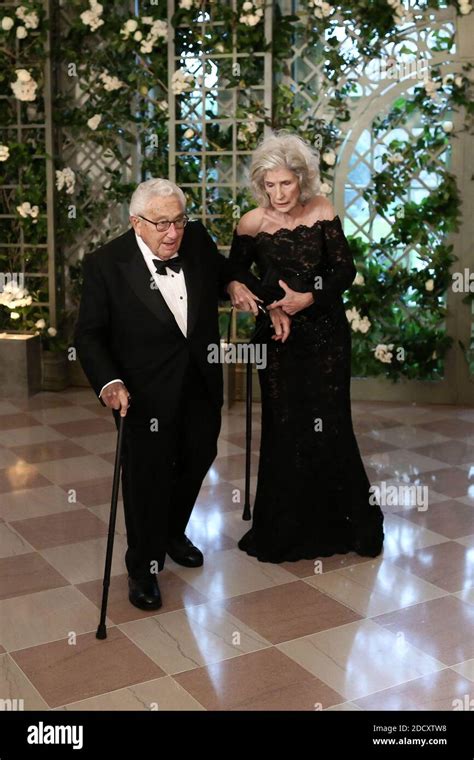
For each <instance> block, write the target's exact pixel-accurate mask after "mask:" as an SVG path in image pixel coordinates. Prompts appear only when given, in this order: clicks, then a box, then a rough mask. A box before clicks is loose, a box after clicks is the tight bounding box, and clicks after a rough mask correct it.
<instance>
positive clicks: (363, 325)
mask: <svg viewBox="0 0 474 760" xmlns="http://www.w3.org/2000/svg"><path fill="white" fill-rule="evenodd" d="M371 324H372V323H371V322H370V320H369V318H368V317H362V319H360V320H359V332H361V333H366V332H369V330H370V327H371Z"/></svg>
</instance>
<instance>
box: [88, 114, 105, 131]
mask: <svg viewBox="0 0 474 760" xmlns="http://www.w3.org/2000/svg"><path fill="white" fill-rule="evenodd" d="M101 119H102V116H101V114H100V113H96V114H95V115H94V116H91V118H90V119H88V120H87V126H88V127H89V129H94V130H95V129H97V127H98V126H99V124H100V122H101Z"/></svg>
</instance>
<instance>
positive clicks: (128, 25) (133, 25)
mask: <svg viewBox="0 0 474 760" xmlns="http://www.w3.org/2000/svg"><path fill="white" fill-rule="evenodd" d="M123 28H124V29H125V30H126V31H127V32H129V33H130V34H131V33H132V32H135V31H136V30H137V29H138V21H137V20H136V18H129V19H128V21H126V22H125V24H124V27H123Z"/></svg>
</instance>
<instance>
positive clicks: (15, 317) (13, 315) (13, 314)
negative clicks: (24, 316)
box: [10, 311, 20, 319]
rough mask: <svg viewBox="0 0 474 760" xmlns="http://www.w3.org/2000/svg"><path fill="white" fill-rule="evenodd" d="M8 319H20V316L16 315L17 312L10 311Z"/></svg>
mask: <svg viewBox="0 0 474 760" xmlns="http://www.w3.org/2000/svg"><path fill="white" fill-rule="evenodd" d="M10 319H20V315H19V314H18V312H17V311H12V313H11V314H10Z"/></svg>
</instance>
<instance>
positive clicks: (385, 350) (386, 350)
mask: <svg viewBox="0 0 474 760" xmlns="http://www.w3.org/2000/svg"><path fill="white" fill-rule="evenodd" d="M393 345H394V344H393V343H389V344H388V345H386V344H385V343H379V344H378V346H377V347H376V348H375V349H374V353H375V358H376V359H378V360H379V361H381V362H383V363H384V364H390V363H391V361H392V358H393V353H392V349H393Z"/></svg>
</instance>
